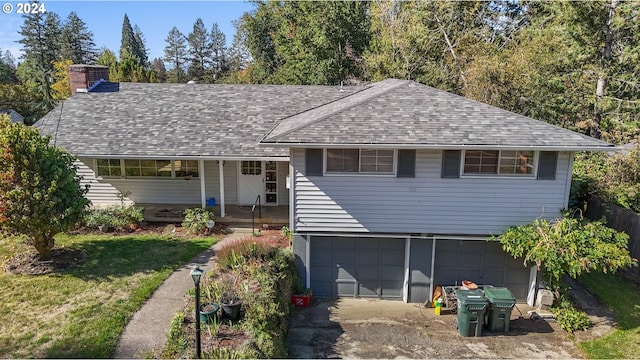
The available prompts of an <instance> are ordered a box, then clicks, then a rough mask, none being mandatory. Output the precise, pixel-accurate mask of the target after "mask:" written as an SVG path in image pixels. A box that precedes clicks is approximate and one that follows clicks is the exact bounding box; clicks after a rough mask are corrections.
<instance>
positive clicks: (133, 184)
mask: <svg viewBox="0 0 640 360" xmlns="http://www.w3.org/2000/svg"><path fill="white" fill-rule="evenodd" d="M81 161H82V162H79V164H80V168H79V171H78V173H79V174H80V175H82V176H83V177H84V180H83V183H88V184H90V186H91V187H90V189H89V193H88V194H87V198H88V199H89V200H91V202H92V203H93V205H94V206H96V207H104V206H110V205H116V204H119V203H120V200H119V199H118V193H119V192H127V191H130V192H131V195H130V196H129V198H130V199H131V200H132V201H134V202H136V203H151V204H154V203H155V204H200V200H201V197H200V179H195V178H194V179H192V180H184V179H182V178H179V179H152V178H149V179H115V178H104V179H103V178H97V177H96V175H95V172H94V170H93V169H92V168H93V167H94V160H93V159H81ZM204 168H205V193H206V198H207V199H208V198H210V197H212V196H213V197H215V198H216V204H220V177H219V172H218V162H217V161H205V162H204ZM236 169H237V167H236V161H226V162H225V164H224V180H225V181H224V183H225V188H224V191H225V202H226V203H227V204H236V203H237V202H238V200H237V199H238V197H237V194H236V191H237V178H238V176H237V170H236Z"/></svg>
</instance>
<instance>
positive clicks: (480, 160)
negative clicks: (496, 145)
mask: <svg viewBox="0 0 640 360" xmlns="http://www.w3.org/2000/svg"><path fill="white" fill-rule="evenodd" d="M498 153H499V152H498V151H493V150H470V151H466V152H465V154H464V173H465V174H497V170H498Z"/></svg>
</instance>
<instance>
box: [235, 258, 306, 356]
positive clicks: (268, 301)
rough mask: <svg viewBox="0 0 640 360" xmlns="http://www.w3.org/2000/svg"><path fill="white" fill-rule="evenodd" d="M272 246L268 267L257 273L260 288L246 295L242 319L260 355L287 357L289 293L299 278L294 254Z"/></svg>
mask: <svg viewBox="0 0 640 360" xmlns="http://www.w3.org/2000/svg"><path fill="white" fill-rule="evenodd" d="M275 249H276V251H274V252H273V253H272V256H271V259H270V260H269V262H268V263H269V267H268V269H267V270H266V271H264V272H259V273H258V274H257V280H258V281H259V282H260V285H261V288H260V291H258V292H255V293H251V292H249V293H248V294H247V295H246V296H247V299H246V300H245V304H246V305H245V319H246V320H245V321H246V327H247V330H248V331H249V333H250V334H251V335H252V338H253V339H254V341H255V346H256V348H257V350H259V352H260V355H261V357H265V358H286V357H287V341H286V338H287V336H286V335H287V332H288V330H289V318H290V316H291V295H292V294H293V290H292V289H293V287H294V284H297V283H298V282H299V279H298V273H297V270H296V266H295V257H294V255H293V253H292V252H291V251H289V250H285V249H280V248H275Z"/></svg>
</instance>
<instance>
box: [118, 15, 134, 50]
mask: <svg viewBox="0 0 640 360" xmlns="http://www.w3.org/2000/svg"><path fill="white" fill-rule="evenodd" d="M136 42H137V41H136V37H135V35H134V33H133V27H132V26H131V22H129V16H127V14H124V20H123V21H122V37H121V40H120V57H122V54H123V53H125V52H128V53H129V54H135V48H136Z"/></svg>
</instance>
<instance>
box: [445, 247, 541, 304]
mask: <svg viewBox="0 0 640 360" xmlns="http://www.w3.org/2000/svg"><path fill="white" fill-rule="evenodd" d="M529 272H530V270H529V268H527V267H524V265H523V264H522V261H521V260H515V259H514V258H513V257H511V256H510V255H509V254H507V253H506V252H504V251H503V250H502V247H501V246H500V243H499V242H497V241H477V240H437V242H436V261H435V269H434V282H435V284H437V285H455V284H456V282H457V284H458V285H459V284H460V282H461V281H462V280H471V281H473V282H475V283H477V284H478V285H493V286H501V287H502V286H503V287H507V288H509V290H511V292H512V293H513V296H515V297H516V299H518V300H521V301H522V300H526V299H527V292H528V283H529Z"/></svg>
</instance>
